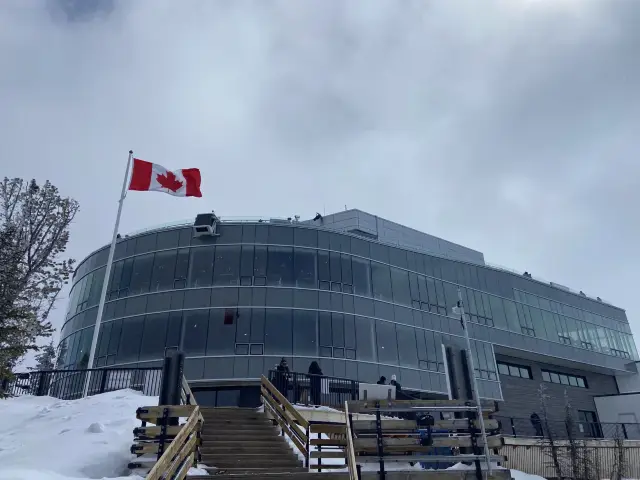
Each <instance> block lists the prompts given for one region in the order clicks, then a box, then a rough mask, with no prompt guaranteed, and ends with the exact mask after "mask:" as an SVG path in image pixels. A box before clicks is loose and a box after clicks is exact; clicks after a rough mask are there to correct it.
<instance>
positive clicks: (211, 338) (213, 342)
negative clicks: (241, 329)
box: [203, 308, 238, 355]
mask: <svg viewBox="0 0 640 480" xmlns="http://www.w3.org/2000/svg"><path fill="white" fill-rule="evenodd" d="M237 321H238V312H237V310H236V309H235V308H215V309H211V310H210V311H209V329H208V335H206V334H205V335H206V336H207V337H208V338H207V355H233V353H234V351H235V339H236V324H237ZM205 328H206V327H205ZM205 331H206V330H205ZM203 333H205V332H203ZM205 335H203V336H205Z"/></svg>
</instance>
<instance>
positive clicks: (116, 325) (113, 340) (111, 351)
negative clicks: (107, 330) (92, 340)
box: [107, 320, 122, 355]
mask: <svg viewBox="0 0 640 480" xmlns="http://www.w3.org/2000/svg"><path fill="white" fill-rule="evenodd" d="M111 325H113V327H112V328H111V336H110V338H109V348H108V350H107V355H115V354H117V353H118V347H119V346H120V335H121V333H122V320H115V321H114V322H111Z"/></svg>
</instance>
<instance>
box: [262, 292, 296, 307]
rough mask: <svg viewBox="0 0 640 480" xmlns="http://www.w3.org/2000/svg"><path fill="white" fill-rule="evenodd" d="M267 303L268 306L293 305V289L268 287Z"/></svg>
mask: <svg viewBox="0 0 640 480" xmlns="http://www.w3.org/2000/svg"><path fill="white" fill-rule="evenodd" d="M267 305H269V306H270V307H291V306H293V290H292V289H290V288H268V289H267Z"/></svg>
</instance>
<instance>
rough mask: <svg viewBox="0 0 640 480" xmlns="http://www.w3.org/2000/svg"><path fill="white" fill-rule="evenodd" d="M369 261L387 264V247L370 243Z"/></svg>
mask: <svg viewBox="0 0 640 480" xmlns="http://www.w3.org/2000/svg"><path fill="white" fill-rule="evenodd" d="M369 247H370V249H371V259H372V260H378V261H379V262H383V263H389V247H387V246H386V245H380V244H379V243H370V244H369Z"/></svg>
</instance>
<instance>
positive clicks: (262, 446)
mask: <svg viewBox="0 0 640 480" xmlns="http://www.w3.org/2000/svg"><path fill="white" fill-rule="evenodd" d="M220 443H221V444H219V445H212V444H211V443H204V442H203V444H202V446H201V447H200V452H202V453H205V452H206V453H225V454H227V455H233V454H236V453H238V454H242V453H250V454H257V453H264V454H273V455H278V454H282V453H285V454H290V453H291V452H293V450H291V447H290V446H289V445H288V444H286V443H284V442H282V443H281V442H278V443H274V442H265V443H255V444H252V445H228V444H224V443H223V442H220Z"/></svg>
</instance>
